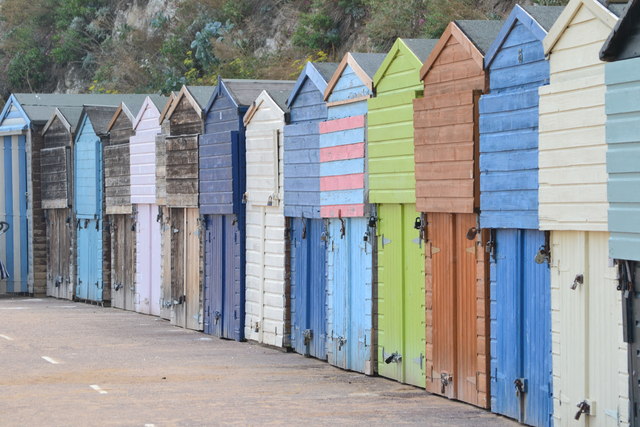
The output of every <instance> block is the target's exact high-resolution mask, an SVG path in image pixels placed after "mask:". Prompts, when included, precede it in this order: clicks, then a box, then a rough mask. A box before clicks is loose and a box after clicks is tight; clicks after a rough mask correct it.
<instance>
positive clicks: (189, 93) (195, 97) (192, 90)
mask: <svg viewBox="0 0 640 427" xmlns="http://www.w3.org/2000/svg"><path fill="white" fill-rule="evenodd" d="M215 90H216V86H187V85H184V86H182V89H180V92H178V94H177V95H176V98H175V99H174V100H173V101H172V102H171V105H170V106H169V110H168V111H167V112H166V114H163V115H162V117H161V122H160V123H162V120H164V119H167V118H169V117H171V115H172V114H173V112H174V111H175V109H176V107H177V106H178V104H180V101H181V100H182V98H186V99H187V101H188V102H189V103H190V104H191V106H192V107H193V109H194V110H195V111H196V112H197V113H198V116H200V117H202V116H203V114H204V111H205V107H206V106H207V103H208V102H209V100H210V99H211V95H212V94H213V92H214V91H215Z"/></svg>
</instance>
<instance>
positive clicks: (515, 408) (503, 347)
mask: <svg viewBox="0 0 640 427" xmlns="http://www.w3.org/2000/svg"><path fill="white" fill-rule="evenodd" d="M494 233H495V237H494V239H495V246H494V247H493V250H492V256H491V271H492V283H491V295H492V306H493V310H492V312H491V337H492V345H491V348H492V349H493V351H492V355H491V357H492V359H491V395H492V402H491V409H492V410H493V411H494V412H497V413H499V414H503V415H506V416H508V417H511V418H515V419H517V420H519V421H520V422H522V423H525V424H529V425H533V426H550V425H551V422H552V420H551V414H552V412H553V398H552V384H551V283H550V279H551V278H550V274H549V263H548V260H549V258H548V257H547V256H544V255H543V254H542V253H539V252H540V250H541V249H542V250H543V251H544V252H545V253H547V254H548V242H546V239H545V233H544V232H542V231H537V230H518V229H500V230H496V231H495V232H494ZM536 258H537V259H536Z"/></svg>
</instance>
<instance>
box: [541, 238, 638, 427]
mask: <svg viewBox="0 0 640 427" xmlns="http://www.w3.org/2000/svg"><path fill="white" fill-rule="evenodd" d="M608 239H609V233H605V232H582V231H552V232H551V256H552V263H551V309H552V312H551V325H552V348H553V356H552V357H553V400H554V411H553V413H554V415H553V416H554V425H557V426H564V425H570V423H574V421H573V417H574V415H575V413H576V410H577V409H576V404H577V403H578V402H581V401H583V400H585V399H586V400H587V401H588V402H595V411H594V414H593V415H590V416H585V415H583V416H582V418H581V420H580V421H581V423H580V424H577V423H576V425H589V426H590V425H598V426H600V425H602V426H609V425H612V426H627V425H629V413H630V411H629V382H628V381H629V378H628V365H627V344H626V343H625V342H623V338H622V331H623V326H622V302H621V294H620V292H619V291H617V290H616V286H617V285H618V281H617V280H616V279H617V271H616V268H615V267H613V265H612V264H609V261H608V253H607V252H608V244H607V242H608ZM578 274H582V275H583V284H578V285H577V286H576V289H571V285H572V283H573V282H574V280H575V278H576V275H578ZM585 419H586V420H587V421H583V420H585ZM616 420H617V422H616Z"/></svg>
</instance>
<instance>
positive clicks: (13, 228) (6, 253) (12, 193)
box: [0, 135, 29, 293]
mask: <svg viewBox="0 0 640 427" xmlns="http://www.w3.org/2000/svg"><path fill="white" fill-rule="evenodd" d="M25 144H26V142H25V136H24V135H8V136H5V137H3V140H0V179H1V180H2V181H1V182H2V183H1V184H0V221H5V222H7V223H9V230H8V231H7V232H6V233H4V234H0V259H1V260H2V262H3V263H4V265H5V267H6V268H7V272H8V273H9V278H8V279H6V282H5V283H6V287H4V286H3V283H2V282H0V293H3V292H2V289H3V288H4V289H6V292H8V293H24V292H29V288H28V284H27V277H28V274H29V270H28V266H29V264H28V262H29V256H28V245H29V239H28V228H27V197H25V194H27V156H26V152H25Z"/></svg>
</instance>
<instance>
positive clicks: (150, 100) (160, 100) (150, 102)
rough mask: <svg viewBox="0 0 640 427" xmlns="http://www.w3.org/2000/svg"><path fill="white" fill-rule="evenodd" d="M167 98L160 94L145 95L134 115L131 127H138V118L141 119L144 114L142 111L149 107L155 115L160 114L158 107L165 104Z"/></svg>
mask: <svg viewBox="0 0 640 427" xmlns="http://www.w3.org/2000/svg"><path fill="white" fill-rule="evenodd" d="M167 99H168V97H166V96H161V95H153V96H147V97H146V98H145V99H144V102H143V103H142V107H140V108H139V109H138V111H137V113H136V117H135V119H134V120H133V128H134V129H135V128H137V127H138V124H139V123H140V120H142V117H143V116H144V112H145V111H146V110H147V109H149V108H151V109H152V110H153V111H154V112H155V114H156V115H157V116H160V109H161V108H163V107H164V106H165V105H166V104H167ZM158 124H159V123H158Z"/></svg>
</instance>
